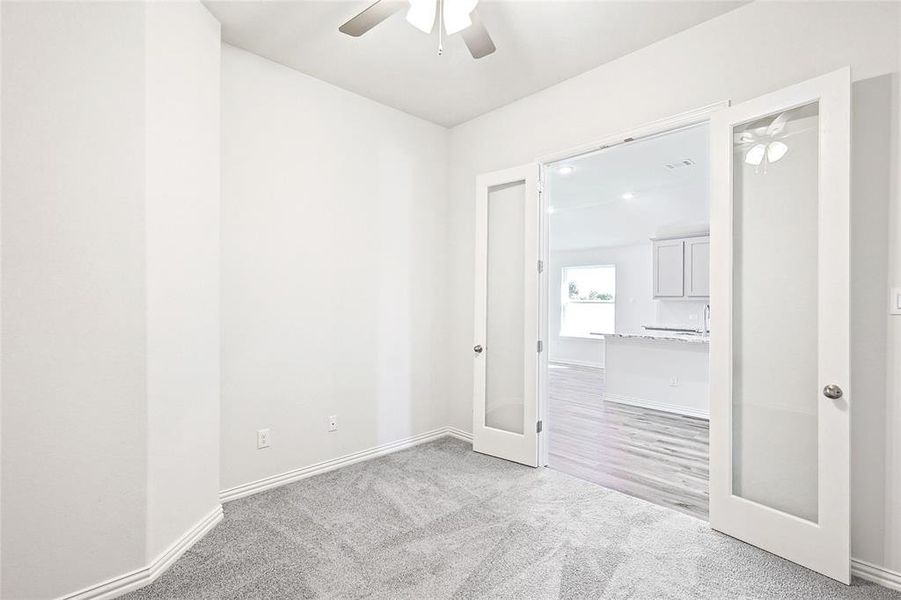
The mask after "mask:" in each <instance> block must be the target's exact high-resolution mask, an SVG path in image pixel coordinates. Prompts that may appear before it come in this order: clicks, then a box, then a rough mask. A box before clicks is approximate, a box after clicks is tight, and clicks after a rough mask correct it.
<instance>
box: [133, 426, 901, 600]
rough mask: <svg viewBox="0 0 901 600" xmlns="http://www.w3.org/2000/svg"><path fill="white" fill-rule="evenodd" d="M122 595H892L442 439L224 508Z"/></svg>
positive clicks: (815, 599)
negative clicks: (157, 573) (184, 548)
mask: <svg viewBox="0 0 901 600" xmlns="http://www.w3.org/2000/svg"><path fill="white" fill-rule="evenodd" d="M126 598H130V599H132V600H138V599H146V598H166V599H184V600H188V599H195V598H215V599H242V600H245V599H255V598H259V599H263V598H266V599H291V598H416V599H431V598H517V599H542V598H634V599H648V600H651V599H653V600H659V599H662V598H704V599H718V600H719V599H728V598H742V599H763V598H791V599H810V600H823V599H827V598H898V599H901V594H898V593H894V592H890V591H888V590H886V589H884V588H881V587H879V586H876V585H873V584H868V583H865V582H863V581H857V580H855V582H854V585H852V586H851V587H845V586H843V585H841V584H839V583H836V582H833V581H832V580H830V579H827V578H825V577H822V576H820V575H817V574H815V573H813V572H811V571H808V570H806V569H803V568H801V567H798V566H796V565H793V564H791V563H789V562H787V561H784V560H781V559H779V558H776V557H775V556H773V555H771V554H768V553H766V552H763V551H761V550H758V549H756V548H753V547H751V546H748V545H746V544H744V543H742V542H739V541H736V540H734V539H732V538H729V537H727V536H724V535H721V534H718V533H715V532H713V531H711V530H710V529H709V527H708V526H707V524H706V523H705V522H704V521H700V520H697V519H694V518H693V517H690V516H687V515H684V514H681V513H678V512H675V511H673V510H670V509H666V508H662V507H659V506H656V505H653V504H650V503H648V502H645V501H643V500H639V499H636V498H632V497H630V496H626V495H624V494H620V493H619V492H614V491H609V490H606V489H604V488H602V487H599V486H597V485H595V484H592V483H587V482H584V481H581V480H579V479H575V478H573V477H570V476H568V475H565V474H562V473H558V472H556V471H552V470H548V469H530V468H527V467H523V466H520V465H515V464H512V463H508V462H505V461H503V460H498V459H494V458H490V457H487V456H483V455H480V454H476V453H474V452H472V451H471V449H470V446H469V445H468V444H465V443H463V442H460V441H458V440H454V439H450V438H444V439H441V440H438V441H435V442H431V443H429V444H424V445H421V446H417V447H415V448H412V449H409V450H405V451H403V452H398V453H395V454H391V455H389V456H385V457H382V458H379V459H376V460H372V461H369V462H364V463H358V464H356V465H352V466H350V467H346V468H344V469H341V470H338V471H333V472H331V473H326V474H323V475H319V476H317V477H313V478H310V479H306V480H304V481H300V482H297V483H294V484H291V485H288V486H285V487H282V488H279V489H276V490H272V491H269V492H266V493H262V494H258V495H256V496H251V497H248V498H244V499H242V500H236V501H234V502H231V503H229V504H227V505H226V506H225V519H224V521H223V522H222V523H220V524H219V525H218V526H217V527H216V528H215V529H214V530H213V531H211V532H210V533H209V534H208V535H207V536H206V537H205V538H204V539H203V540H201V541H200V542H198V543H197V544H196V545H195V546H194V547H193V548H192V549H191V550H189V551H188V552H187V553H186V554H185V555H184V556H183V557H182V558H181V559H180V560H179V561H178V562H177V563H176V564H175V565H173V566H172V568H171V569H169V570H168V571H167V572H166V573H164V574H163V575H162V576H161V577H160V578H159V579H158V580H157V581H156V582H155V583H154V584H153V585H150V586H148V587H146V588H143V589H141V590H138V591H136V592H133V593H132V594H129V595H128V596H126Z"/></svg>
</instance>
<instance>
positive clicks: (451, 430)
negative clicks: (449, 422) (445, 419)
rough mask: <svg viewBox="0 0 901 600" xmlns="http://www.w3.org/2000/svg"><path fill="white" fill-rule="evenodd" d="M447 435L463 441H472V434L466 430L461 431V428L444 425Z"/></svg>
mask: <svg viewBox="0 0 901 600" xmlns="http://www.w3.org/2000/svg"><path fill="white" fill-rule="evenodd" d="M445 429H447V435H449V436H451V437H455V438H457V439H458V440H463V441H464V442H469V443H470V444H471V443H472V434H471V433H469V432H468V431H463V430H462V429H457V428H456V427H446V428H445Z"/></svg>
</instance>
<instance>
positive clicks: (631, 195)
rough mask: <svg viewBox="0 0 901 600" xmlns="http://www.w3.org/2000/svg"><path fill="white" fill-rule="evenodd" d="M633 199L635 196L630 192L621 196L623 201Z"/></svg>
mask: <svg viewBox="0 0 901 600" xmlns="http://www.w3.org/2000/svg"><path fill="white" fill-rule="evenodd" d="M634 197H635V194H633V193H632V192H626V193H625V194H623V200H631V199H632V198H634Z"/></svg>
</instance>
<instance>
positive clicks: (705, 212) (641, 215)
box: [548, 125, 710, 251]
mask: <svg viewBox="0 0 901 600" xmlns="http://www.w3.org/2000/svg"><path fill="white" fill-rule="evenodd" d="M707 145H708V136H707V125H699V126H696V127H692V128H690V129H684V130H681V131H677V132H673V133H669V134H666V135H663V136H659V137H655V138H651V139H646V140H638V141H636V142H632V143H629V144H623V145H620V146H614V147H612V148H608V149H607V150H602V151H600V152H596V153H593V154H590V155H588V156H585V157H582V158H579V159H576V160H569V161H562V162H560V163H557V165H554V167H553V168H551V171H550V175H549V177H548V184H549V185H548V198H549V201H550V205H551V206H552V207H553V208H552V209H551V210H552V211H553V212H552V214H551V215H550V217H549V222H550V247H551V249H552V250H556V251H559V250H577V249H585V248H599V247H610V246H625V245H628V244H636V243H640V242H647V241H648V240H649V239H650V238H652V237H655V236H664V235H670V234H673V235H680V234H683V233H696V232H698V231H701V230H704V229H706V228H707V226H708V223H709V212H710V201H709V197H710V194H709V189H708V178H709V161H708V155H709V150H708V147H707ZM685 159H689V160H691V161H692V162H694V164H693V165H691V166H686V167H681V168H677V169H668V168H667V167H666V165H667V164H673V163H679V162H681V161H683V160H685ZM563 165H566V166H569V167H572V168H573V169H574V170H573V171H572V172H571V173H570V174H568V175H563V174H561V173H560V172H559V170H558V169H559V167H560V166H563ZM624 194H632V196H633V197H632V198H631V199H628V200H626V199H624V198H623V195H624Z"/></svg>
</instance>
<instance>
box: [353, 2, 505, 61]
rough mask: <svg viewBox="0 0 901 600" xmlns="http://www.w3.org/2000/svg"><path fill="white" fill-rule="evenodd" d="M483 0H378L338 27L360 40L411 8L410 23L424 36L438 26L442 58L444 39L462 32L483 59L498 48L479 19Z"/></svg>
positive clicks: (467, 44)
mask: <svg viewBox="0 0 901 600" xmlns="http://www.w3.org/2000/svg"><path fill="white" fill-rule="evenodd" d="M478 3H479V0H376V2H375V3H373V4H371V5H370V6H369V7H368V8H367V9H366V10H364V11H363V12H361V13H360V14H358V15H357V16H355V17H353V18H352V19H350V20H349V21H348V22H347V23H345V24H344V25H342V26H341V27H339V28H338V31H340V32H341V33H345V34H347V35H349V36H353V37H360V36H361V35H363V34H364V33H366V32H367V31H369V30H370V29H372V28H373V27H375V26H376V25H378V24H379V23H381V22H382V21H384V20H385V19H387V18H388V17H390V16H391V15H393V14H394V13H396V12H398V11H400V10H403V9H404V8H406V9H407V22H408V23H410V24H411V25H412V26H413V27H415V28H416V29H418V30H420V31H422V32H424V33H429V34H430V33H432V31H433V30H434V29H435V24H436V23H435V22H436V21H437V25H438V55H439V56H441V55H442V54H444V37H445V35H447V36H451V35H454V34H456V33H461V34H462V36H463V43H465V44H466V47H467V48H468V49H469V53H470V54H472V57H473V58H483V57H485V56H488V55H489V54H492V53H493V52H494V51H495V50H496V48H495V46H494V42H493V41H492V40H491V36H490V35H488V30H487V29H485V25H484V24H483V23H482V20H481V19H480V18H479V14H478V11H477V10H476V5H477V4H478Z"/></svg>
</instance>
